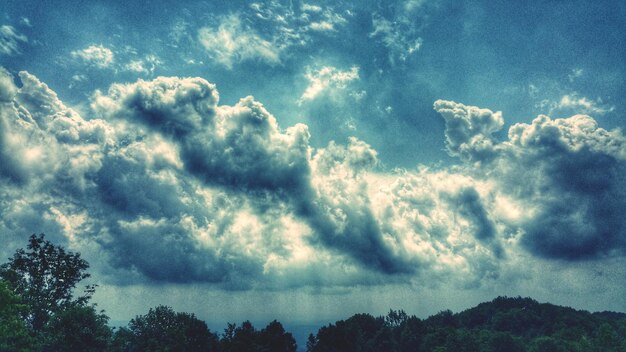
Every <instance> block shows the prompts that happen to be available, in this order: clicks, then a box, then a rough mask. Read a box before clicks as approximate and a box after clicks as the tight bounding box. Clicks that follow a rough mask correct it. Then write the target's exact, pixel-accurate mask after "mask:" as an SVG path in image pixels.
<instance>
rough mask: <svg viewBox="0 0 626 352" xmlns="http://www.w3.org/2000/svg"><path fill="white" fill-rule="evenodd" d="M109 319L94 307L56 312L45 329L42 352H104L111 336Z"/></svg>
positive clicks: (77, 307) (81, 307) (72, 308)
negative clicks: (43, 351) (44, 351)
mask: <svg viewBox="0 0 626 352" xmlns="http://www.w3.org/2000/svg"><path fill="white" fill-rule="evenodd" d="M108 321H109V317H107V316H106V315H105V314H104V313H103V312H100V313H98V312H97V311H96V309H95V307H94V306H73V307H70V308H68V309H66V310H63V311H61V312H58V313H56V314H55V315H54V316H52V318H51V319H50V321H49V322H48V324H47V325H46V328H45V332H46V334H45V336H46V338H45V350H49V351H55V352H64V351H67V352H72V351H84V352H97V351H104V350H105V349H106V348H107V347H108V345H109V341H110V339H111V336H112V332H111V328H109V326H108V325H107V323H108Z"/></svg>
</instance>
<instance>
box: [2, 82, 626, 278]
mask: <svg viewBox="0 0 626 352" xmlns="http://www.w3.org/2000/svg"><path fill="white" fill-rule="evenodd" d="M19 79H20V81H21V86H20V87H19V88H18V85H16V84H15V83H13V77H12V76H11V75H10V74H9V73H8V72H6V70H2V71H0V98H1V100H0V105H1V106H2V110H1V114H0V124H1V129H0V159H1V160H0V161H2V162H1V163H0V206H1V207H2V209H4V211H3V213H2V214H1V216H0V232H1V233H7V234H21V233H24V231H26V232H27V233H30V232H39V231H43V232H46V233H47V234H49V235H50V236H51V237H52V238H53V239H56V240H58V241H60V242H61V243H66V244H67V245H68V246H69V247H70V248H71V249H73V250H79V251H81V252H82V253H83V255H84V256H85V257H86V258H87V259H88V260H90V262H92V264H93V268H94V270H96V271H97V273H98V275H100V277H103V278H105V279H106V280H109V281H110V282H113V283H116V284H129V283H137V282H172V283H189V282H204V283H211V284H212V285H216V286H219V287H228V288H234V289H249V288H254V287H261V288H285V287H298V286H307V285H317V286H319V285H321V286H336V285H354V284H366V285H370V284H379V283H388V282H411V283H413V284H414V285H434V284H435V283H436V282H448V283H449V282H452V283H453V284H454V285H461V286H464V287H467V286H472V287H474V286H476V285H480V284H481V283H483V282H486V281H489V280H493V279H495V278H498V277H499V276H500V275H502V274H503V272H507V270H509V271H510V270H512V269H511V265H507V263H510V261H513V260H518V259H516V258H519V253H528V254H529V255H530V256H531V257H532V256H539V257H544V258H559V259H568V260H575V259H583V258H586V259H593V258H606V257H615V256H623V254H624V249H625V248H626V241H625V235H624V232H625V231H626V224H625V222H624V220H623V219H622V217H621V216H620V214H621V213H620V212H621V209H624V207H625V206H626V204H624V199H626V197H624V196H626V195H625V194H624V192H625V191H624V190H625V189H626V187H625V184H624V182H625V181H624V176H623V175H624V174H625V173H624V171H625V170H624V166H625V162H624V160H625V158H626V152H625V150H626V148H625V143H626V140H625V138H624V136H623V134H622V133H621V132H620V131H617V130H616V131H607V130H604V129H602V128H600V127H598V126H597V123H596V122H595V121H594V120H593V119H592V118H590V117H588V116H582V115H579V116H574V117H571V118H568V119H554V120H552V119H550V118H548V117H546V116H540V117H538V118H537V119H535V120H534V121H533V122H532V123H531V124H516V125H514V126H512V127H511V128H510V129H509V134H508V138H507V139H506V140H504V141H498V140H497V138H496V137H494V133H495V132H497V131H498V130H499V129H501V128H502V127H503V119H502V115H501V114H500V113H494V112H491V111H490V110H487V109H480V108H477V107H472V106H466V105H463V104H459V103H455V102H449V101H437V102H436V103H435V107H436V109H437V111H439V112H440V113H441V114H442V116H443V118H444V121H445V125H446V131H445V133H446V136H445V137H446V139H447V143H448V148H449V151H450V153H451V154H452V155H455V156H458V157H459V158H460V159H461V160H462V162H461V163H460V164H459V165H456V166H454V167H450V168H443V169H438V170H432V169H428V168H426V167H421V168H418V169H417V170H414V171H410V170H408V171H395V172H389V171H385V170H384V169H382V168H381V166H380V162H379V160H378V153H377V152H376V150H374V149H373V148H372V147H371V146H370V145H369V144H367V143H366V142H365V141H362V140H359V139H357V138H349V139H348V140H347V142H346V143H337V142H330V143H328V144H327V145H326V146H325V147H323V148H314V147H313V146H311V145H310V143H309V139H310V135H309V131H308V128H307V126H305V125H302V124H296V125H294V126H291V127H287V128H282V127H280V126H279V124H278V122H277V120H276V118H275V117H274V116H273V115H272V114H271V113H270V112H269V111H267V109H266V108H265V107H264V106H263V105H262V104H261V103H260V102H258V101H256V100H255V99H254V98H252V97H246V98H243V99H241V100H240V101H239V102H238V103H236V104H234V105H232V106H227V105H220V104H219V94H218V91H217V89H216V87H215V85H213V84H211V83H209V82H208V81H206V80H204V79H202V78H198V77H188V78H180V77H158V78H155V79H153V80H149V81H145V80H138V81H136V82H134V83H125V84H113V85H112V86H111V87H110V88H109V90H108V91H106V92H96V93H95V94H94V95H93V97H92V104H91V110H88V111H87V112H86V115H85V116H82V115H81V114H79V113H78V112H76V111H74V110H73V109H71V108H70V107H68V106H66V105H65V104H64V103H63V102H62V101H61V100H60V99H59V97H58V96H57V95H56V93H55V92H54V91H53V90H52V89H50V88H49V87H48V86H47V85H46V84H44V83H43V82H41V81H39V79H37V77H35V76H33V75H32V74H29V73H27V72H20V73H19ZM8 237H10V239H8V241H7V243H8V244H9V245H10V246H9V248H14V247H15V246H17V245H19V244H20V239H19V238H18V237H19V236H8ZM15 243H17V244H15ZM5 254H6V255H8V253H5ZM507 275H510V274H507Z"/></svg>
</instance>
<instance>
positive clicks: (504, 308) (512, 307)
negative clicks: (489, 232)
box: [307, 297, 626, 352]
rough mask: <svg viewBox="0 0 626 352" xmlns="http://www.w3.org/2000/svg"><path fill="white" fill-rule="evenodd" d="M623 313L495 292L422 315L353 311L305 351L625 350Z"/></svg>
mask: <svg viewBox="0 0 626 352" xmlns="http://www.w3.org/2000/svg"><path fill="white" fill-rule="evenodd" d="M624 350H626V314H621V313H610V312H604V313H593V314H592V313H589V312H586V311H577V310H574V309H572V308H567V307H559V306H555V305H552V304H547V303H546V304H540V303H538V302H537V301H534V300H532V299H530V298H521V297H517V298H507V297H498V298H496V299H494V300H493V301H491V302H486V303H481V304H479V305H478V306H476V307H474V308H471V309H468V310H466V311H463V312H461V313H457V314H454V313H452V312H451V311H449V310H446V311H442V312H440V313H437V314H435V315H433V316H431V317H429V318H428V319H426V320H420V319H418V318H417V317H415V316H408V315H406V314H405V313H404V312H394V311H390V312H389V314H388V315H387V316H385V317H378V318H375V317H372V316H370V315H363V314H357V315H355V316H353V317H351V318H349V319H347V320H345V321H344V320H340V321H337V322H336V323H335V324H329V325H328V326H324V327H322V328H320V329H319V331H318V332H317V334H316V335H315V336H313V335H311V336H310V337H309V340H308V342H307V351H310V352H321V351H455V352H463V351H467V352H469V351H476V352H497V351H502V352H505V351H506V352H518V351H519V352H524V351H528V352H531V351H532V352H539V351H542V352H548V351H556V352H560V351H592V352H593V351H598V352H599V351H624Z"/></svg>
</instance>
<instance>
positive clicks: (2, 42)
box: [0, 25, 28, 56]
mask: <svg viewBox="0 0 626 352" xmlns="http://www.w3.org/2000/svg"><path fill="white" fill-rule="evenodd" d="M27 41H28V38H27V37H26V36H25V35H24V34H21V33H20V32H18V31H17V29H15V27H13V26H9V25H2V26H0V55H8V56H12V55H18V54H20V53H21V51H20V43H25V42H27Z"/></svg>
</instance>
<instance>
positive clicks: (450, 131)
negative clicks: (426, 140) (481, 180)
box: [434, 100, 504, 161]
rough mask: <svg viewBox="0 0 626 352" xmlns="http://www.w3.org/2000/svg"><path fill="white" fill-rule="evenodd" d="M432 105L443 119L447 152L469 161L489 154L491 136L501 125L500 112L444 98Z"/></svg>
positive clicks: (492, 141) (492, 148) (491, 149)
mask: <svg viewBox="0 0 626 352" xmlns="http://www.w3.org/2000/svg"><path fill="white" fill-rule="evenodd" d="M434 107H435V110H436V111H437V112H438V113H440V114H441V116H443V119H444V121H445V124H446V132H445V135H446V146H447V148H448V152H449V153H450V154H451V155H454V156H460V157H461V158H463V159H466V160H471V161H481V160H484V159H489V158H490V157H492V154H493V152H494V140H493V136H492V135H493V133H495V132H497V131H498V130H500V129H501V128H502V126H503V125H504V120H503V119H502V113H500V112H495V113H494V112H492V111H491V110H488V109H480V108H477V107H475V106H465V105H463V104H459V103H455V102H451V101H445V100H437V101H436V102H435V104H434Z"/></svg>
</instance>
